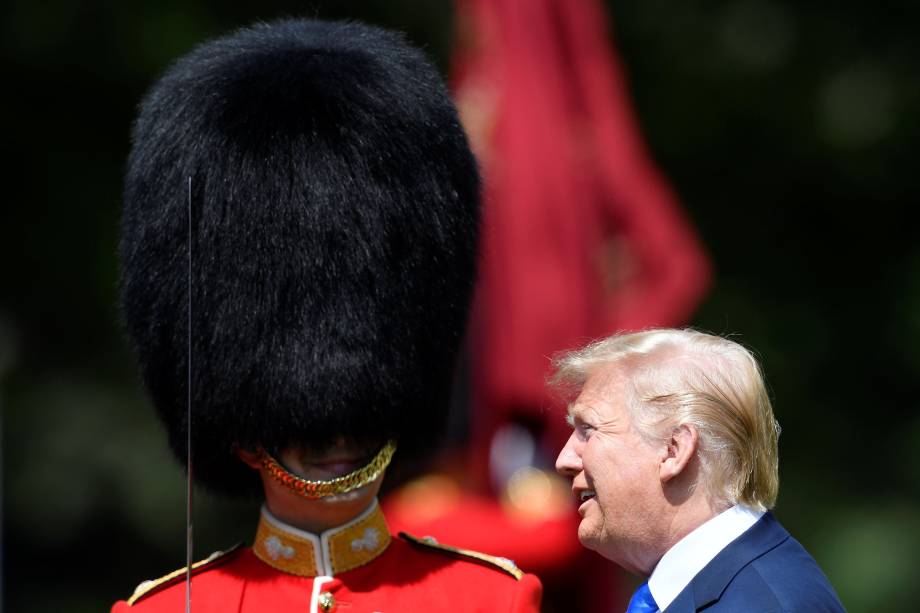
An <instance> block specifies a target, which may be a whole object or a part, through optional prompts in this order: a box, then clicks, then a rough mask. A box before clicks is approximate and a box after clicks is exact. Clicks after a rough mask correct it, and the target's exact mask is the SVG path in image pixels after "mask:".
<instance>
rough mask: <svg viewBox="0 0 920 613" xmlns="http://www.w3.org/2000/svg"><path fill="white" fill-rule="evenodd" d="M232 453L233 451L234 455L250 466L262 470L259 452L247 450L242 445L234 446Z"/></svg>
mask: <svg viewBox="0 0 920 613" xmlns="http://www.w3.org/2000/svg"><path fill="white" fill-rule="evenodd" d="M233 453H235V454H236V457H238V458H239V459H241V460H242V461H243V463H244V464H246V465H247V466H249V467H250V468H253V469H255V470H262V460H261V459H260V458H259V454H257V453H255V452H252V451H247V450H245V449H243V448H242V447H236V448H234V449H233Z"/></svg>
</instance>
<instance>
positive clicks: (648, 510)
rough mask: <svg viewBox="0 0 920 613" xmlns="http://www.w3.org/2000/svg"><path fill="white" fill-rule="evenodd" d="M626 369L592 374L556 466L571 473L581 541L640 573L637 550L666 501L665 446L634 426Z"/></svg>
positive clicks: (571, 413) (574, 406)
mask: <svg viewBox="0 0 920 613" xmlns="http://www.w3.org/2000/svg"><path fill="white" fill-rule="evenodd" d="M627 373H628V370H627V369H626V368H625V367H622V366H616V365H613V366H606V367H600V368H598V369H596V370H595V371H593V372H592V373H591V375H590V376H589V377H588V379H587V381H586V382H585V385H584V387H583V388H582V390H581V393H580V394H579V396H578V398H577V399H576V400H575V402H573V403H572V404H571V405H570V407H569V421H570V423H571V425H572V427H573V431H572V434H571V436H570V437H569V440H568V441H567V442H566V444H565V447H563V449H562V451H561V452H560V453H559V457H558V458H557V460H556V469H557V470H558V471H559V473H560V474H562V475H564V476H567V477H569V478H571V479H572V492H573V493H574V495H575V497H576V498H577V500H578V503H579V505H580V506H579V507H578V513H579V515H581V517H582V519H581V523H580V524H579V526H578V539H579V540H580V541H581V543H582V544H583V545H584V546H585V547H587V548H589V549H593V550H595V551H597V552H598V553H600V554H601V555H603V556H604V557H606V558H609V559H610V560H613V561H614V562H616V563H618V564H620V565H621V566H623V567H624V568H626V569H627V570H631V571H633V572H636V571H641V570H644V569H642V568H638V565H640V561H639V560H640V559H643V558H644V556H639V555H637V554H639V553H640V547H641V548H642V549H645V548H647V545H648V543H649V539H654V538H655V536H654V531H653V530H651V529H650V527H651V526H653V525H654V519H655V516H656V514H657V511H656V509H659V508H660V506H659V505H661V504H662V503H664V502H665V500H664V498H663V495H662V488H661V482H660V480H659V473H658V466H659V460H660V452H659V451H658V450H657V449H656V448H654V447H652V446H651V445H649V444H648V443H647V442H646V441H645V440H644V439H643V438H642V437H641V436H640V435H639V433H638V432H637V431H636V430H635V428H634V427H633V425H632V421H631V418H630V415H629V412H628V410H627V405H626V401H627V382H626V379H625V376H626V374H627ZM662 448H663V449H665V450H666V447H665V446H664V445H662Z"/></svg>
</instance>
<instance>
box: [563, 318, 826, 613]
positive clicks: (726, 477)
mask: <svg viewBox="0 0 920 613" xmlns="http://www.w3.org/2000/svg"><path fill="white" fill-rule="evenodd" d="M556 367H557V370H556V373H555V375H554V377H553V379H552V383H553V384H554V385H556V386H558V387H560V388H562V389H564V390H567V391H569V392H571V393H572V396H573V397H575V396H576V394H577V397H576V398H575V400H574V401H573V402H572V403H571V404H570V406H569V414H568V419H569V422H570V424H571V425H572V428H573V431H572V434H571V436H570V437H569V440H568V442H567V443H566V445H565V447H564V448H563V449H562V451H561V452H560V453H559V457H558V458H557V460H556V469H557V470H558V471H559V473H560V474H562V475H564V476H566V477H569V478H571V479H572V491H573V493H574V494H575V496H576V498H577V499H578V501H579V502H580V505H581V506H580V507H579V509H578V511H579V513H580V515H581V516H582V520H581V523H580V524H579V527H578V538H579V540H580V541H581V543H582V544H583V545H584V546H585V547H588V548H589V549H592V550H594V551H596V552H598V553H599V554H601V555H602V556H604V557H606V558H608V559H610V560H613V561H614V562H616V563H617V564H619V565H620V566H622V567H623V568H624V569H626V570H627V571H629V572H632V573H634V574H637V575H641V576H643V577H647V578H648V581H647V582H646V583H644V584H643V585H642V586H641V587H640V588H639V590H637V592H636V594H635V595H634V596H633V599H632V601H631V602H630V606H629V609H628V613H633V612H636V613H639V612H641V613H651V612H654V611H667V613H672V612H693V611H700V610H703V609H705V610H707V611H711V612H712V613H718V612H734V611H738V612H741V611H744V612H746V613H756V612H768V611H786V612H799V611H801V612H806V611H807V612H809V613H811V612H821V611H835V612H836V611H843V606H842V605H841V604H840V601H839V599H838V598H837V595H836V594H835V593H834V590H833V588H832V587H831V586H830V584H829V583H828V581H827V578H826V577H825V576H824V574H823V573H822V572H821V570H820V569H819V568H818V565H817V564H816V563H815V561H814V559H812V557H811V556H810V555H809V554H808V553H807V552H806V551H805V549H804V548H803V547H802V546H801V545H800V544H799V543H798V542H797V541H796V540H795V539H793V538H791V537H790V536H789V533H788V532H786V530H785V529H784V528H783V527H782V526H781V525H780V524H779V522H777V520H776V519H775V518H774V517H773V514H772V513H771V512H770V509H771V508H772V507H773V505H774V503H775V501H776V495H777V490H778V486H779V479H778V474H777V472H778V456H777V437H778V434H779V426H778V424H777V423H776V421H775V420H774V418H773V409H772V407H771V405H770V400H769V397H768V395H767V393H766V389H765V385H764V380H763V376H762V373H761V370H760V367H759V365H758V363H757V360H756V359H755V358H754V356H753V355H751V353H750V352H749V351H748V350H747V349H745V348H744V347H742V346H741V345H739V344H738V343H735V342H733V341H730V340H728V339H725V338H721V337H718V336H713V335H710V334H705V333H702V332H697V331H693V330H673V329H659V330H648V331H644V332H636V333H631V334H620V335H615V336H612V337H610V338H607V339H603V340H600V341H597V342H594V343H592V344H590V345H588V346H587V347H584V348H582V349H579V350H576V351H572V352H570V353H568V354H565V355H563V356H562V357H560V358H559V359H558V360H557V362H556Z"/></svg>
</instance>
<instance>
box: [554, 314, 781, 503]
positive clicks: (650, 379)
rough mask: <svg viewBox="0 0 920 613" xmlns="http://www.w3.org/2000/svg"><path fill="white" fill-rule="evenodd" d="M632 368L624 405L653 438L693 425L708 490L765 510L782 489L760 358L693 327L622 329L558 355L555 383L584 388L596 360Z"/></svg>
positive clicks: (719, 497)
mask: <svg viewBox="0 0 920 613" xmlns="http://www.w3.org/2000/svg"><path fill="white" fill-rule="evenodd" d="M614 363H616V364H620V365H623V366H625V367H626V368H628V369H629V371H628V383H627V390H628V393H627V399H626V405H627V408H628V410H629V412H630V415H631V418H632V423H633V425H634V426H635V427H636V429H637V431H638V432H639V434H640V435H641V436H642V437H643V438H645V439H646V440H648V441H649V442H653V441H661V440H666V439H667V438H669V437H670V435H671V433H672V432H673V430H674V428H677V427H678V426H680V425H683V424H692V425H693V426H694V427H695V428H696V430H697V432H698V435H699V444H698V451H697V457H698V458H699V461H700V467H701V481H702V485H703V486H704V487H705V488H706V491H707V493H708V494H709V495H710V496H711V497H712V498H714V499H715V501H717V502H719V503H723V504H744V505H747V506H749V507H752V508H755V509H759V510H767V509H770V508H772V507H773V505H774V504H775V502H776V495H777V492H778V490H779V456H778V452H777V438H778V437H779V430H780V429H779V424H778V423H777V422H776V420H775V419H774V417H773V408H772V406H771V404H770V398H769V396H768V395H767V390H766V386H765V384H764V378H763V373H762V372H761V369H760V365H759V364H758V363H757V360H756V358H755V357H754V356H753V355H752V354H751V352H750V351H748V350H747V349H745V348H744V347H742V346H741V345H739V344H738V343H736V342H734V341H731V340H728V339H727V338H723V337H720V336H714V335H712V334H706V333H704V332H699V331H696V330H690V329H651V330H646V331H643V332H634V333H629V334H617V335H614V336H611V337H609V338H605V339H602V340H599V341H595V342H593V343H591V344H589V345H587V346H586V347H583V348H581V349H577V350H575V351H571V352H568V353H565V354H562V355H560V356H559V357H557V358H556V360H555V367H556V371H555V374H554V375H553V376H552V378H551V379H550V383H551V384H552V385H554V386H555V387H557V388H561V389H564V390H569V391H578V390H580V389H581V387H582V386H583V385H584V383H585V381H586V380H587V378H588V377H589V376H590V375H591V373H592V372H594V371H595V370H596V369H597V368H598V367H602V366H606V365H610V364H614Z"/></svg>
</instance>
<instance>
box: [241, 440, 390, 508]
mask: <svg viewBox="0 0 920 613" xmlns="http://www.w3.org/2000/svg"><path fill="white" fill-rule="evenodd" d="M395 452H396V441H393V440H390V441H387V443H386V444H385V445H384V446H383V447H382V448H381V449H380V451H378V452H377V455H375V456H374V458H373V459H372V460H371V461H370V462H368V463H367V464H365V465H364V466H362V467H361V468H358V469H356V470H353V471H352V472H350V473H348V474H347V475H342V476H341V477H336V478H334V479H322V480H310V479H303V478H301V477H298V476H297V475H294V474H292V473H291V472H290V471H288V470H287V469H286V468H284V466H282V465H281V463H280V462H278V460H276V459H275V458H273V457H272V456H271V455H270V454H269V453H268V452H267V451H265V450H264V449H261V450H259V456H260V459H261V461H262V466H263V467H264V468H265V470H267V471H268V473H269V474H270V475H271V476H272V477H274V478H275V480H276V481H278V482H279V483H281V484H282V485H283V486H285V487H286V488H288V489H289V490H291V491H293V492H295V493H297V494H299V495H301V496H303V497H304V498H308V499H310V500H315V499H317V498H325V497H327V496H335V495H338V494H344V493H346V492H350V491H352V490H356V489H358V488H359V487H364V486H365V485H367V484H368V483H370V482H372V481H374V480H375V479H377V477H379V476H380V475H381V474H382V473H383V471H384V470H386V467H387V466H389V465H390V460H392V459H393V454H394V453H395Z"/></svg>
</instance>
